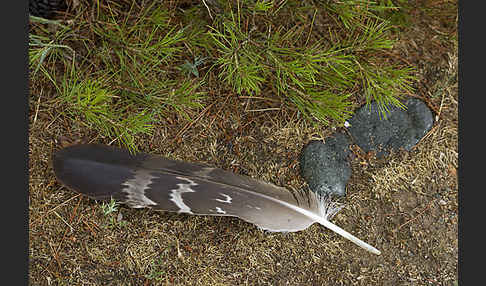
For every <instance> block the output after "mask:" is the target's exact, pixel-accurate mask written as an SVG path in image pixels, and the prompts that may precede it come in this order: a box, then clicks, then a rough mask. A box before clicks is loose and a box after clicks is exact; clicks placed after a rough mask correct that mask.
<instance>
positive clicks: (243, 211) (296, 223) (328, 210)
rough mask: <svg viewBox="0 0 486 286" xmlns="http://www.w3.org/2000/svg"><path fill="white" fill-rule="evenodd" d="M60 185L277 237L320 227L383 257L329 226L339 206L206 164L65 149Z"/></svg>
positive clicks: (94, 147)
mask: <svg viewBox="0 0 486 286" xmlns="http://www.w3.org/2000/svg"><path fill="white" fill-rule="evenodd" d="M53 168H54V173H55V175H56V177H57V179H58V180H59V181H60V182H61V183H62V184H63V185H65V186H66V187H67V188H69V189H71V190H73V191H75V192H78V193H82V194H85V195H87V196H88V197H90V198H93V199H96V200H110V199H111V198H113V199H115V200H117V201H119V202H121V203H124V204H126V205H128V206H129V207H132V208H152V209H156V210H164V211H170V212H178V213H186V214H192V215H213V216H234V217H238V218H240V219H243V220H245V221H247V222H250V223H253V224H255V225H256V226H257V227H259V228H260V229H263V230H267V231H273V232H296V231H301V230H304V229H306V228H307V227H309V226H310V225H312V224H313V223H316V222H317V223H319V224H321V225H323V226H325V227H327V228H329V229H330V230H332V231H334V232H336V233H338V234H339V235H341V236H343V237H345V238H347V239H349V240H350V241H352V242H354V243H355V244H357V245H359V246H360V247H362V248H364V249H366V250H368V251H370V252H372V253H374V254H378V255H379V254H380V253H381V252H380V251H379V250H378V249H376V248H374V247H373V246H371V245H369V244H367V243H366V242H363V241H361V240H360V239H358V238H356V237H355V236H353V235H351V234H350V233H348V232H347V231H345V230H344V229H342V228H340V227H338V226H337V225H335V224H333V223H331V222H330V221H329V220H330V219H331V218H332V216H333V215H334V214H335V213H336V212H338V211H339V209H340V207H339V205H338V204H336V203H333V202H331V201H330V199H329V198H327V197H321V196H319V195H317V194H315V193H312V192H308V193H306V194H304V193H294V192H290V191H289V190H287V189H285V188H283V187H278V186H276V185H273V184H269V183H266V182H263V181H260V180H256V179H253V178H250V177H247V176H241V175H237V174H234V173H232V172H229V171H225V170H222V169H218V168H213V167H210V166H207V165H203V164H197V163H188V162H181V161H175V160H169V159H166V158H163V157H160V156H154V155H149V154H145V153H139V154H136V155H133V154H130V153H129V152H128V151H126V150H122V149H117V148H113V147H109V146H104V145H98V144H81V145H74V146H70V147H66V148H63V149H61V150H59V151H57V152H55V154H54V156H53Z"/></svg>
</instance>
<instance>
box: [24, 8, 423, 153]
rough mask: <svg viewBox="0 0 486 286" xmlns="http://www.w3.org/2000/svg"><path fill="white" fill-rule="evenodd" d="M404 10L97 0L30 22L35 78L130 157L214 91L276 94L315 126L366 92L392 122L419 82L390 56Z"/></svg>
mask: <svg viewBox="0 0 486 286" xmlns="http://www.w3.org/2000/svg"><path fill="white" fill-rule="evenodd" d="M205 4H207V6H206V5H205ZM402 4H404V1H401V0H397V1H391V0H380V1H365V0H349V1H318V0H315V1H291V0H287V1H272V0H241V1H206V2H204V3H203V2H202V1H201V3H200V4H199V5H195V6H192V7H189V8H187V9H185V10H183V9H178V10H174V9H172V8H170V7H172V6H170V5H161V4H160V3H157V2H156V1H154V2H151V3H149V4H147V5H145V6H140V5H139V4H138V3H137V2H136V1H128V2H126V3H125V2H124V3H118V2H113V1H107V2H106V3H105V4H104V5H101V4H100V3H99V2H95V3H93V5H94V7H93V9H90V11H91V12H90V13H89V17H88V18H85V19H84V20H83V18H82V15H81V14H80V15H79V16H76V17H77V18H76V19H74V20H73V21H67V22H66V21H64V22H62V21H53V20H46V19H42V18H36V17H31V22H32V23H33V24H35V29H34V32H31V33H30V34H29V65H30V72H31V79H32V80H34V81H36V82H38V81H42V80H44V79H47V81H48V82H50V83H52V85H53V86H54V88H55V90H56V91H57V93H58V94H59V95H60V98H61V99H62V101H63V102H64V103H65V104H67V109H66V111H67V114H69V115H70V118H71V119H73V120H79V119H81V120H82V124H84V125H86V126H88V127H90V128H93V129H95V130H97V131H98V132H99V133H100V134H101V135H103V136H105V137H107V138H110V139H111V140H113V141H118V142H119V143H120V144H123V145H125V146H126V147H128V148H129V149H131V150H136V149H137V147H136V138H137V136H138V135H141V134H151V132H152V130H153V128H154V124H157V122H158V121H160V120H163V119H164V118H165V117H166V116H170V115H171V114H172V113H177V114H180V115H182V116H183V117H184V118H185V119H186V120H191V116H190V112H189V111H190V110H192V109H198V108H202V107H203V102H204V99H205V94H206V90H207V89H211V88H214V87H215V86H217V87H218V88H220V87H223V88H224V87H227V88H228V89H231V90H233V91H234V92H235V93H236V94H239V95H241V94H246V95H259V94H261V93H263V92H268V91H269V90H272V91H273V93H274V94H273V95H274V96H278V97H279V98H280V99H281V100H282V102H283V103H285V105H286V106H287V108H292V109H297V110H298V111H299V112H300V113H301V114H302V115H303V116H304V117H306V118H308V119H309V120H310V121H312V122H314V123H325V124H342V123H343V122H344V121H345V120H346V119H347V118H349V117H350V116H351V115H352V110H353V108H354V106H353V102H356V99H359V98H360V97H362V98H364V99H366V101H367V102H370V101H372V100H376V101H378V102H379V104H380V106H381V109H380V112H381V113H382V114H383V115H384V116H385V115H386V111H387V110H388V107H389V106H390V105H397V106H402V105H401V103H400V101H399V99H400V95H401V94H403V93H405V92H411V91H412V88H411V85H412V83H413V81H414V80H415V79H414V77H413V76H412V74H413V69H412V68H411V67H407V66H405V67H404V66H400V65H397V64H396V63H393V62H391V61H390V59H389V58H387V54H386V51H387V50H390V49H391V48H393V45H394V43H395V39H394V33H396V32H397V26H393V25H394V24H393V23H396V22H390V21H394V20H393V17H395V16H397V15H400V14H403V13H401V11H402V8H401V7H400V5H402ZM127 5H128V6H127ZM208 9H209V11H210V12H211V17H208V16H209V14H208ZM207 79H216V81H212V83H211V84H212V85H211V86H207V82H206V80H207ZM266 96H272V95H266Z"/></svg>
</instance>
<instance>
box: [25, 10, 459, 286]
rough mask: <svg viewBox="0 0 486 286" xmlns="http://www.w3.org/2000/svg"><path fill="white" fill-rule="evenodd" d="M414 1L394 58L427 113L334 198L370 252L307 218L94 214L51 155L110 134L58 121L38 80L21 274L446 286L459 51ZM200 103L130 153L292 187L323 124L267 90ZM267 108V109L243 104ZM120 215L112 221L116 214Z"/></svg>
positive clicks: (53, 279)
mask: <svg viewBox="0 0 486 286" xmlns="http://www.w3.org/2000/svg"><path fill="white" fill-rule="evenodd" d="M434 2H439V1H434ZM442 2H444V1H442ZM445 2H448V1H445ZM438 4H440V3H429V5H431V6H433V7H436V6H438ZM442 4H444V3H442ZM426 12H427V13H425V12H420V13H425V14H420V13H419V12H417V13H419V14H420V15H421V17H414V19H419V20H416V21H417V23H415V25H414V26H413V27H412V28H409V29H408V30H407V32H406V33H403V35H402V37H403V39H402V40H401V41H400V44H399V45H397V47H396V48H395V49H394V51H393V55H394V56H396V57H399V58H402V59H404V60H407V61H409V62H411V63H414V64H416V65H417V66H418V67H419V70H418V76H419V78H420V79H421V80H420V84H419V85H418V87H417V96H419V97H421V98H422V99H424V100H425V101H426V102H427V103H428V105H429V106H430V107H431V108H432V109H434V111H435V112H436V115H438V121H437V122H436V124H435V125H434V127H433V129H432V130H431V131H430V132H429V134H428V135H427V136H426V137H425V138H424V139H423V140H422V141H421V142H420V143H419V144H418V145H417V147H416V148H415V149H414V150H413V151H412V152H410V153H407V152H403V153H402V152H401V153H398V154H394V155H393V156H391V158H388V159H387V160H382V161H377V160H374V159H370V160H365V159H360V158H362V157H356V158H355V159H354V161H353V164H352V165H353V175H352V178H351V181H350V182H349V183H348V186H347V192H348V196H347V198H346V200H345V202H346V206H345V208H344V209H343V210H342V211H341V212H340V213H338V214H337V215H336V216H335V218H334V219H333V221H334V222H336V223H337V224H338V225H340V226H341V227H343V228H344V229H346V230H348V231H350V232H351V233H353V234H355V235H356V236H357V237H359V238H361V239H363V240H365V241H367V242H369V243H370V244H372V245H374V246H376V247H377V248H378V249H380V250H381V251H382V255H381V256H375V255H372V254H369V253H366V252H365V251H364V250H362V249H360V248H358V247H356V246H355V245H354V244H352V243H350V242H348V241H346V240H344V239H342V238H341V237H339V236H337V235H335V234H334V233H331V232H330V231H328V230H326V229H323V228H322V227H320V226H318V225H313V226H312V227H310V228H309V229H307V230H306V231H302V232H299V233H292V234H287V235H283V234H270V235H269V234H265V233H262V232H260V231H259V230H258V229H257V228H256V227H254V226H253V225H250V224H248V223H245V222H243V221H241V220H238V219H236V218H224V217H221V218H217V217H197V216H186V215H175V214H169V213H158V212H153V211H150V210H134V209H128V208H125V207H119V208H118V210H117V211H116V212H115V213H113V214H110V215H108V216H105V215H104V214H103V212H102V209H101V207H100V204H99V203H97V202H95V201H91V200H89V199H87V198H85V197H82V196H79V195H76V194H74V193H72V192H70V191H68V190H67V189H65V188H63V187H61V186H60V185H59V183H58V182H56V180H55V178H54V175H53V172H52V168H51V166H50V156H51V154H52V152H53V150H55V149H57V148H59V147H60V145H61V141H62V140H63V138H66V137H67V138H69V140H84V141H97V142H103V143H109V140H107V139H106V138H103V137H101V136H99V135H98V134H93V132H92V131H90V130H88V129H86V128H83V126H82V125H70V122H71V121H69V120H67V119H66V118H64V116H63V115H62V114H60V113H59V112H58V108H59V105H58V104H57V101H56V99H55V97H54V96H52V95H48V90H47V89H42V87H41V86H40V85H39V84H38V83H37V84H35V85H33V87H32V89H31V91H32V96H31V97H30V101H29V104H30V113H29V119H30V130H29V132H30V134H29V135H30V138H29V157H30V160H29V189H30V193H29V282H30V284H31V285H247V284H248V285H287V284H288V285H455V284H454V282H455V281H457V259H458V246H457V215H458V200H457V192H458V185H457V167H458V155H457V152H458V147H457V140H458V137H457V128H458V123H457V121H458V119H457V101H458V92H457V51H456V49H455V45H454V43H453V42H452V43H451V41H449V40H447V39H449V38H446V40H444V39H442V38H441V37H443V34H444V33H446V32H447V33H449V32H450V31H451V28H450V27H444V26H443V25H441V24H440V23H439V24H437V23H436V22H437V21H439V22H440V20H438V19H442V18H447V17H450V16H447V17H445V16H444V17H442V18H441V17H439V16H437V14H434V13H436V12H437V11H426ZM435 16H437V17H435ZM447 19H448V18H447ZM456 26H457V25H456ZM452 30H455V28H454V29H452ZM427 39H433V40H432V41H429V42H427V41H426V40H427ZM436 39H438V40H436ZM412 42H414V43H415V44H417V45H416V46H415V45H414V44H413V43H412ZM421 43H423V44H421ZM427 43H428V44H427ZM427 63H433V64H427ZM209 81H210V80H209ZM208 84H209V85H211V82H209V83H208ZM214 92H216V93H217V92H218V90H217V89H215V90H214ZM209 100H212V101H210V104H207V105H206V106H207V109H201V110H195V111H191V112H192V113H190V116H191V117H192V118H196V119H197V120H195V121H193V122H191V123H189V122H188V121H187V120H184V119H183V118H180V117H179V118H178V117H170V118H168V119H167V121H165V122H164V123H160V124H158V125H157V126H156V128H155V129H154V132H153V134H152V135H146V136H143V137H141V138H137V140H138V142H140V143H139V145H140V146H142V151H145V152H151V153H154V154H160V155H164V156H167V157H171V158H176V159H182V160H187V161H197V162H205V163H209V164H211V165H214V166H218V167H221V168H224V169H227V170H232V171H234V172H237V173H239V174H246V175H249V176H252V177H256V178H260V179H263V180H266V181H269V182H273V183H275V184H277V185H282V186H286V187H291V188H301V187H302V186H303V181H302V178H300V176H299V166H298V155H299V153H300V150H301V149H302V147H303V146H304V145H305V144H306V143H307V142H308V141H309V140H310V139H311V138H321V139H322V138H325V137H327V136H328V135H330V134H332V133H333V132H334V130H332V129H328V128H324V127H315V126H312V125H311V124H309V123H307V122H306V121H305V120H304V119H303V118H301V117H299V116H298V113H297V112H295V111H291V110H286V111H285V110H283V109H280V108H278V106H275V104H274V103H272V102H271V101H269V100H265V99H249V98H244V97H241V98H238V97H236V96H234V95H233V94H229V93H228V94H225V93H220V94H218V96H217V98H216V97H214V98H212V99H209ZM265 108H274V109H275V110H270V111H250V110H259V109H265ZM119 214H121V216H122V223H117V222H116V218H117V217H119Z"/></svg>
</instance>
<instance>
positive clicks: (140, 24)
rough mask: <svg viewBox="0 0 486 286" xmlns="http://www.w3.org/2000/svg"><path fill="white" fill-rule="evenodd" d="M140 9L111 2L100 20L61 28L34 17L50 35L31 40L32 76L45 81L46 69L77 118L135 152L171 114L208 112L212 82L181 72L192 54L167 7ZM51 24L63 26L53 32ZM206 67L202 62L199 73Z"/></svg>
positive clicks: (98, 15) (69, 111) (68, 110)
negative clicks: (180, 64)
mask: <svg viewBox="0 0 486 286" xmlns="http://www.w3.org/2000/svg"><path fill="white" fill-rule="evenodd" d="M134 3H135V2H133V3H132V4H133V5H132V6H131V7H130V11H129V12H130V13H133V14H136V15H137V16H136V17H134V16H133V15H131V14H130V13H121V12H120V11H119V10H118V9H119V7H118V6H116V5H117V4H116V3H112V2H108V5H107V6H106V7H104V8H100V7H98V8H99V9H96V11H97V13H96V16H95V18H96V19H95V20H94V21H92V20H89V21H88V20H87V21H86V22H81V23H79V22H78V23H69V22H68V23H63V24H61V23H60V22H59V21H52V20H45V19H42V18H41V20H36V19H35V18H34V21H33V22H36V23H41V25H40V26H39V27H38V29H40V30H45V31H43V32H42V33H39V34H35V33H31V34H30V41H29V44H30V50H29V54H30V66H31V78H32V79H33V80H40V78H38V77H37V73H38V71H39V70H40V71H42V72H43V76H44V77H46V78H47V79H48V80H49V81H50V82H51V83H52V84H53V86H54V88H55V90H56V92H57V94H58V95H59V97H60V99H61V100H62V101H63V102H65V103H66V104H67V108H66V114H68V115H69V116H70V118H72V119H73V120H79V119H81V120H80V121H81V122H82V124H84V125H85V126H87V127H89V128H92V129H94V130H96V131H97V132H99V133H100V134H101V135H102V136H104V137H107V138H109V139H110V140H112V142H118V143H119V144H121V145H124V146H125V147H127V148H128V149H129V150H131V151H135V150H137V149H138V148H137V144H136V138H137V136H139V135H141V134H148V135H150V134H151V132H152V130H153V127H154V124H156V123H157V122H158V121H159V120H163V119H164V117H165V116H168V115H170V114H171V113H178V114H180V115H182V116H183V117H184V118H185V119H186V120H191V118H190V116H189V115H188V114H187V111H188V109H196V108H200V107H202V104H201V101H202V100H203V98H204V93H203V92H202V91H201V90H200V88H201V87H202V86H203V85H204V79H202V78H199V77H196V78H192V79H191V78H187V76H186V75H185V74H184V71H181V70H178V69H177V68H175V67H174V66H176V65H174V62H177V61H180V60H182V57H183V55H184V53H183V45H182V43H183V41H184V40H185V37H186V36H185V30H184V29H183V28H180V27H177V26H173V25H170V24H169V22H170V18H169V14H168V11H167V10H166V9H165V8H164V7H163V6H159V5H155V3H153V4H152V5H151V6H148V7H143V9H140V7H138V8H137V7H136V5H135V4H134ZM97 4H99V3H97ZM46 21H47V22H46ZM45 24H48V25H55V26H59V27H58V28H57V31H56V32H55V33H52V32H50V31H49V29H45V28H44V26H43V25H45ZM74 25H76V26H77V28H76V29H75V28H74ZM36 28H37V27H36ZM75 30H76V31H75ZM36 31H37V30H36ZM37 32H38V31H37ZM86 32H88V33H89V37H88V36H86V35H85V34H84V33H86ZM81 39H82V40H81ZM73 43H74V45H76V46H77V50H78V52H77V53H75V52H74V49H73V48H71V46H72V44H73ZM66 52H72V54H67V53H66ZM201 64H202V62H201V61H200V59H199V61H198V62H196V63H195V67H196V68H197V66H199V65H201ZM193 72H194V73H196V74H197V69H196V71H193ZM197 75H198V74H197Z"/></svg>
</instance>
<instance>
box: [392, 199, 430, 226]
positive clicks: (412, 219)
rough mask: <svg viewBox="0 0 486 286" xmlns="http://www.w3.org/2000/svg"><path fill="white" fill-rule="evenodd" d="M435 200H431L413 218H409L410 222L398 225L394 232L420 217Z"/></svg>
mask: <svg viewBox="0 0 486 286" xmlns="http://www.w3.org/2000/svg"><path fill="white" fill-rule="evenodd" d="M435 201H436V200H435V199H434V200H432V201H430V202H429V203H428V205H427V206H426V207H425V208H424V209H423V210H422V211H421V212H420V213H419V214H418V215H416V216H415V217H413V218H411V219H410V220H408V221H406V222H404V223H403V224H402V225H400V226H399V227H398V228H396V229H395V231H394V232H397V231H398V230H400V229H401V228H402V227H404V226H405V225H407V224H409V223H410V222H412V221H414V220H416V219H417V218H418V217H419V216H421V215H422V214H423V213H424V212H425V211H426V210H428V209H429V208H430V206H431V205H432V203H434V202H435Z"/></svg>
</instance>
